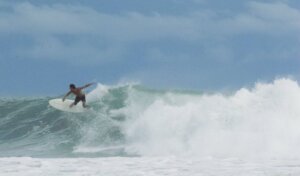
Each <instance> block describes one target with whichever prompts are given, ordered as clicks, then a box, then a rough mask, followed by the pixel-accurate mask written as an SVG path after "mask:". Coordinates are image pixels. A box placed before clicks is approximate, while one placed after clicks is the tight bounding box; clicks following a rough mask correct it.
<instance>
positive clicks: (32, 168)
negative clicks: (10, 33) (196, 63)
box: [0, 78, 300, 176]
mask: <svg viewBox="0 0 300 176" xmlns="http://www.w3.org/2000/svg"><path fill="white" fill-rule="evenodd" d="M58 97H59V96H58ZM58 97H39V98H0V175H105V176H106V175H109V176H110V175H112V176H113V175H122V176H126V175H128V176H132V175H137V176H139V175H145V176H150V175H151V176H152V175H153V176H154V175H157V176H159V175H172V176H177V175H178V176H185V175H186V176H191V175H195V176H198V175H204V176H206V175H210V176H214V175H218V176H219V175H220V176H235V175H236V176H244V175H245V176H248V175H249V176H250V175H251V176H261V175H267V176H285V175H286V176H291V175H295V176H297V175H300V150H299V147H300V87H299V84H298V82H297V81H295V80H293V79H289V78H280V79H276V80H274V81H273V82H270V83H266V82H257V83H256V84H255V85H253V86H252V87H244V88H240V89H238V90H236V91H233V92H231V93H228V92H227V93H223V92H209V93H208V92H202V91H199V92H198V91H185V90H158V89H151V88H147V87H145V86H142V85H139V84H124V85H115V86H108V85H103V84H100V83H99V84H98V85H97V87H96V88H95V89H93V90H91V91H90V92H89V93H88V94H87V103H88V104H89V105H90V106H91V107H92V109H93V110H92V111H89V112H88V113H79V114H74V113H67V112H62V111H58V110H56V109H54V108H52V107H50V106H49V105H48V101H49V100H50V99H53V98H58Z"/></svg>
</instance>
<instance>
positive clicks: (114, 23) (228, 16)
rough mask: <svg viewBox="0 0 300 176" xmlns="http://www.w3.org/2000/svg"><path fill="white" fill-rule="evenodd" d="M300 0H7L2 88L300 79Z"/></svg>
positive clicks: (37, 91) (2, 18)
mask: <svg viewBox="0 0 300 176" xmlns="http://www.w3.org/2000/svg"><path fill="white" fill-rule="evenodd" d="M299 34H300V1H298V0H238V1H237V0H226V1H223V0H151V1H148V0H109V1H108V0H51V1H45V0H27V1H23V0H22V1H21V0H2V1H0V96H32V95H45V96H47V95H60V94H63V93H65V91H67V90H68V85H69V84H70V83H75V84H76V85H83V84H85V83H88V82H91V81H93V82H99V83H102V84H107V85H116V84H120V83H127V82H139V83H140V84H142V85H144V86H147V87H152V88H162V89H170V88H171V89H192V90H200V91H216V90H234V89H239V88H241V87H245V86H249V85H253V84H254V83H255V82H257V81H272V80H274V79H276V78H278V77H290V78H293V79H295V80H299V79H300V35H299Z"/></svg>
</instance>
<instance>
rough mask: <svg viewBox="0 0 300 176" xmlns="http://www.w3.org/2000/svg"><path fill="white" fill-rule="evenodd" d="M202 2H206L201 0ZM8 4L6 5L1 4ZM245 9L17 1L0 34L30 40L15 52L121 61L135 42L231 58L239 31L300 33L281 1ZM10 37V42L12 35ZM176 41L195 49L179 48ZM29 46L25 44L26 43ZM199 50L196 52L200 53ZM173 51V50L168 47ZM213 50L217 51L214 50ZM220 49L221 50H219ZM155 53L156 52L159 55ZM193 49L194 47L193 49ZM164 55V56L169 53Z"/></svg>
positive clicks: (295, 14)
mask: <svg viewBox="0 0 300 176" xmlns="http://www.w3.org/2000/svg"><path fill="white" fill-rule="evenodd" d="M199 2H201V3H202V2H204V1H202V0H201V1H199ZM5 7H7V6H5ZM247 7H248V8H247V10H246V11H244V12H236V13H231V14H230V15H226V13H225V15H224V13H223V12H218V11H212V10H210V9H201V10H200V9H199V10H194V11H192V12H187V13H185V14H181V15H174V14H173V15H171V14H169V15H168V14H164V15H162V14H160V13H152V14H150V15H149V14H148V15H145V14H142V13H137V12H128V13H126V14H106V13H103V12H101V11H97V10H95V9H93V8H90V7H84V6H76V5H63V4H54V5H34V4H32V3H17V4H13V5H11V7H10V10H7V11H3V12H0V36H7V34H17V35H24V36H27V37H28V38H30V39H31V40H32V42H31V43H30V44H28V43H24V46H23V47H22V46H18V48H16V50H17V51H18V53H22V55H25V56H27V58H35V59H37V58H45V59H56V60H62V61H67V62H74V60H76V61H78V62H79V63H80V60H82V58H86V59H88V60H87V61H84V62H86V63H93V64H94V63H107V62H110V61H116V60H124V59H129V58H126V56H128V55H132V54H131V53H129V51H133V50H134V47H136V46H137V45H138V46H144V48H142V50H143V52H145V53H144V56H147V55H148V56H149V54H147V53H148V51H151V50H153V49H156V48H159V49H158V50H159V51H160V52H161V53H168V52H166V51H162V50H164V48H166V47H165V46H164V45H169V47H170V48H172V47H173V50H172V52H174V53H173V54H171V55H169V56H170V57H171V56H172V57H173V58H172V60H174V56H176V55H178V56H180V57H178V59H180V58H182V56H185V55H190V54H189V53H186V52H187V51H194V52H196V51H197V50H199V51H203V52H201V53H202V54H203V53H207V55H202V56H203V57H204V58H205V57H207V58H212V59H213V58H216V59H218V58H217V57H218V56H217V55H218V53H219V54H220V55H224V54H225V55H226V60H230V59H228V58H230V57H234V54H233V52H234V50H235V49H234V46H230V45H227V44H228V43H232V42H233V40H232V39H233V38H237V37H239V35H255V34H263V35H265V36H270V37H274V36H275V37H278V38H282V37H285V36H296V35H298V34H299V32H298V31H299V28H300V25H299V21H300V11H299V10H298V9H295V8H292V7H290V6H289V5H287V4H286V3H284V2H275V3H260V2H254V1H253V2H250V3H247ZM10 40H12V42H16V41H14V40H15V39H14V37H12V38H11V39H10ZM176 43H181V44H182V45H180V47H181V46H183V45H186V46H191V47H192V48H194V49H192V50H191V49H187V50H181V49H182V48H178V47H177V46H176ZM28 45H29V46H28ZM199 51H198V52H199ZM169 53H171V52H169ZM214 53H215V54H214ZM222 53H223V54H222ZM158 54H159V52H157V51H156V54H153V56H155V55H158ZM196 54H197V52H196ZM169 56H168V55H165V54H164V57H165V58H168V57H169Z"/></svg>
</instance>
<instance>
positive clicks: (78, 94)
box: [71, 88, 84, 97]
mask: <svg viewBox="0 0 300 176" xmlns="http://www.w3.org/2000/svg"><path fill="white" fill-rule="evenodd" d="M71 92H72V93H73V94H75V95H76V96H78V97H82V96H84V93H82V91H81V89H79V88H75V89H72V90H71Z"/></svg>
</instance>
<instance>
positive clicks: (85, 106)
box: [81, 95, 88, 108]
mask: <svg viewBox="0 0 300 176" xmlns="http://www.w3.org/2000/svg"><path fill="white" fill-rule="evenodd" d="M81 101H82V106H83V107H84V108H88V106H87V105H86V100H85V95H84V96H83V97H82V98H81Z"/></svg>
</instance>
